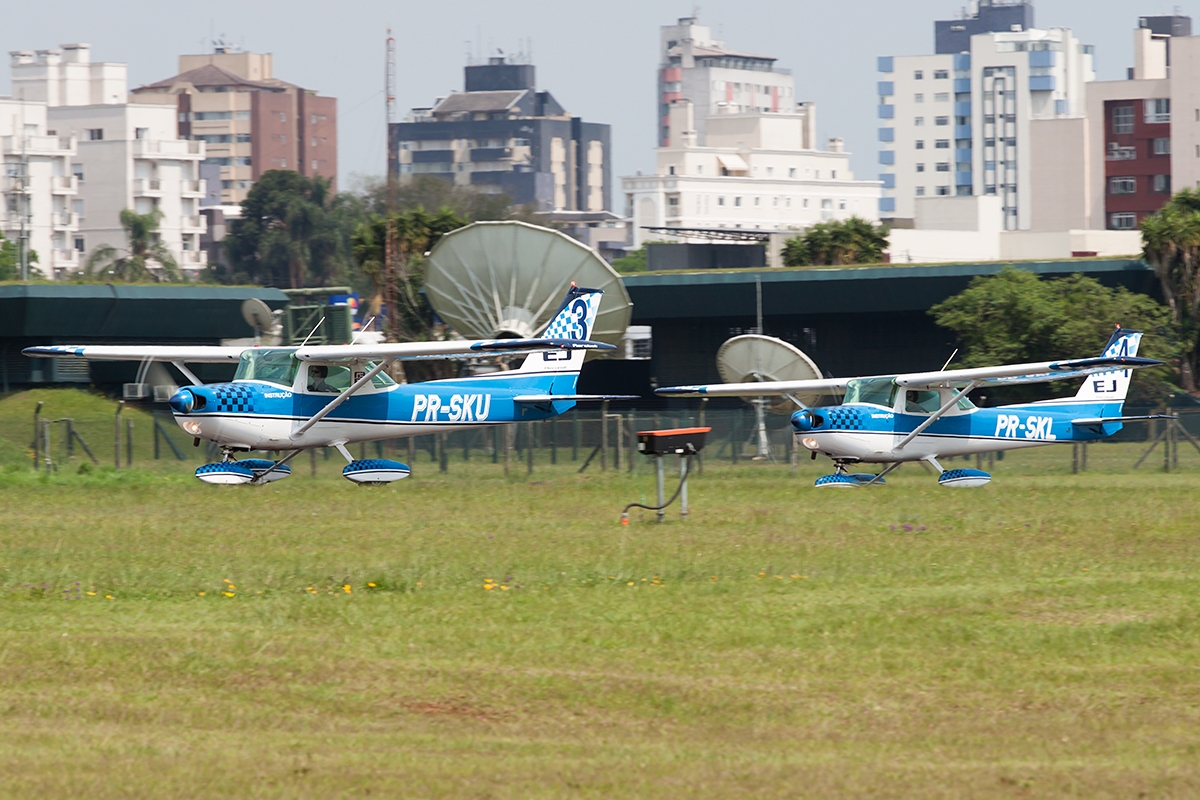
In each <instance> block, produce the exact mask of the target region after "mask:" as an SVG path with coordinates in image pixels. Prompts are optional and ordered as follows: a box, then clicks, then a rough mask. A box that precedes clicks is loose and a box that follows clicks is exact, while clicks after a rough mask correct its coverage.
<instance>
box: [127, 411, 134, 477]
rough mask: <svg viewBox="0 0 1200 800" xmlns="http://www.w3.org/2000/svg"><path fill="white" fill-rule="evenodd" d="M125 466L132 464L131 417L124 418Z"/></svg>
mask: <svg viewBox="0 0 1200 800" xmlns="http://www.w3.org/2000/svg"><path fill="white" fill-rule="evenodd" d="M125 466H127V467H132V466H133V417H126V418H125Z"/></svg>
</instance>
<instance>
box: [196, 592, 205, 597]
mask: <svg viewBox="0 0 1200 800" xmlns="http://www.w3.org/2000/svg"><path fill="white" fill-rule="evenodd" d="M196 594H198V595H200V596H201V597H204V592H196Z"/></svg>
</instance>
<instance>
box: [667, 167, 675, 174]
mask: <svg viewBox="0 0 1200 800" xmlns="http://www.w3.org/2000/svg"><path fill="white" fill-rule="evenodd" d="M667 174H668V175H674V174H675V166H674V165H671V166H669V167H667Z"/></svg>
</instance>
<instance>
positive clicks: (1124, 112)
mask: <svg viewBox="0 0 1200 800" xmlns="http://www.w3.org/2000/svg"><path fill="white" fill-rule="evenodd" d="M1112 132H1113V133H1133V106H1116V107H1114V108H1113V110H1112Z"/></svg>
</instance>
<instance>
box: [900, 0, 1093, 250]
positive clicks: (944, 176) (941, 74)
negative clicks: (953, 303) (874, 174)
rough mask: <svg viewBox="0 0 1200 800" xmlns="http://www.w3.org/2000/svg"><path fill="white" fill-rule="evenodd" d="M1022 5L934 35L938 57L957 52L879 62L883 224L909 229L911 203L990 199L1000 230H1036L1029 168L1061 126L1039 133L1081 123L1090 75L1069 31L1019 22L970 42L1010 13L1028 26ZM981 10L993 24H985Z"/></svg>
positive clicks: (1083, 51) (1088, 57)
mask: <svg viewBox="0 0 1200 800" xmlns="http://www.w3.org/2000/svg"><path fill="white" fill-rule="evenodd" d="M1027 5H1028V4H1023V3H1017V4H1001V3H999V2H997V0H993V1H992V2H991V3H987V2H984V3H981V5H980V6H979V7H978V10H977V11H978V13H977V15H976V17H972V18H968V19H967V20H964V21H961V24H963V25H964V26H965V27H966V28H967V29H966V30H962V31H959V30H953V29H952V28H953V27H954V26H953V25H948V26H946V29H945V30H944V31H943V30H942V28H940V27H938V28H936V30H937V31H938V32H939V36H940V38H939V42H938V44H939V46H941V47H945V48H950V47H954V46H959V43H961V41H962V40H963V39H964V38H966V40H967V42H968V45H969V49H968V50H966V51H964V52H939V53H936V54H934V55H926V56H884V57H881V58H879V60H878V69H879V72H880V80H879V81H878V84H877V92H878V95H879V106H878V116H879V119H880V128H879V140H880V143H881V149H880V151H879V163H880V166H881V169H882V174H881V175H880V179H881V180H882V181H883V187H884V192H883V197H882V199H881V201H880V214H881V216H882V217H884V218H886V219H890V220H892V222H893V224H895V225H897V226H902V227H903V226H911V225H912V221H913V219H914V217H915V212H914V201H915V199H916V198H918V197H925V196H948V195H954V196H969V195H976V196H978V195H995V196H997V197H999V198H1000V199H1001V201H1002V202H1001V214H1002V217H1003V219H1002V223H1003V225H1002V227H1003V229H1005V230H1027V229H1031V228H1035V227H1041V225H1039V224H1037V221H1036V220H1035V207H1034V198H1035V196H1036V195H1037V194H1038V190H1039V173H1038V172H1037V170H1036V169H1035V161H1036V160H1037V159H1038V158H1039V156H1038V152H1039V150H1040V151H1041V152H1042V154H1043V155H1045V156H1046V157H1049V150H1050V149H1051V148H1052V147H1053V145H1054V143H1055V142H1056V141H1058V140H1059V139H1061V138H1062V135H1061V133H1062V132H1061V131H1060V129H1059V127H1061V126H1058V127H1056V126H1055V125H1045V124H1044V123H1047V122H1055V121H1063V120H1068V119H1072V118H1075V119H1078V118H1082V117H1083V116H1084V113H1085V110H1086V100H1085V98H1086V96H1085V88H1086V85H1087V83H1088V82H1089V81H1091V80H1092V79H1093V78H1094V71H1093V69H1092V48H1091V46H1090V45H1084V44H1081V43H1080V42H1079V40H1078V39H1076V38H1075V37H1074V36H1073V35H1072V34H1071V31H1070V30H1069V29H1066V28H1051V29H1049V30H1039V29H1036V28H1025V27H1024V24H1025V23H1024V21H1022V22H1019V23H1011V24H1010V28H1011V29H1008V30H1002V31H985V32H980V33H974V34H973V35H971V30H972V27H971V26H972V25H974V26H975V27H978V26H980V25H987V24H991V25H999V24H1001V23H1002V22H1007V20H1008V19H1009V16H1008V14H1009V12H1015V11H1021V13H1022V19H1023V20H1028V21H1031V20H1032V9H1031V8H1024V6H1027ZM1019 7H1020V8H1019ZM1022 8H1024V10H1023V11H1022ZM985 10H988V11H990V12H996V14H995V16H983V14H982V12H984V11H985ZM1001 11H1003V12H1005V13H1003V14H1001V13H998V12H1001ZM937 25H938V26H942V25H943V23H937ZM942 34H944V35H942ZM968 36H969V38H967V37H968ZM1041 139H1045V140H1046V144H1045V146H1040V145H1039V140H1041ZM1042 182H1044V181H1042Z"/></svg>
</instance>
